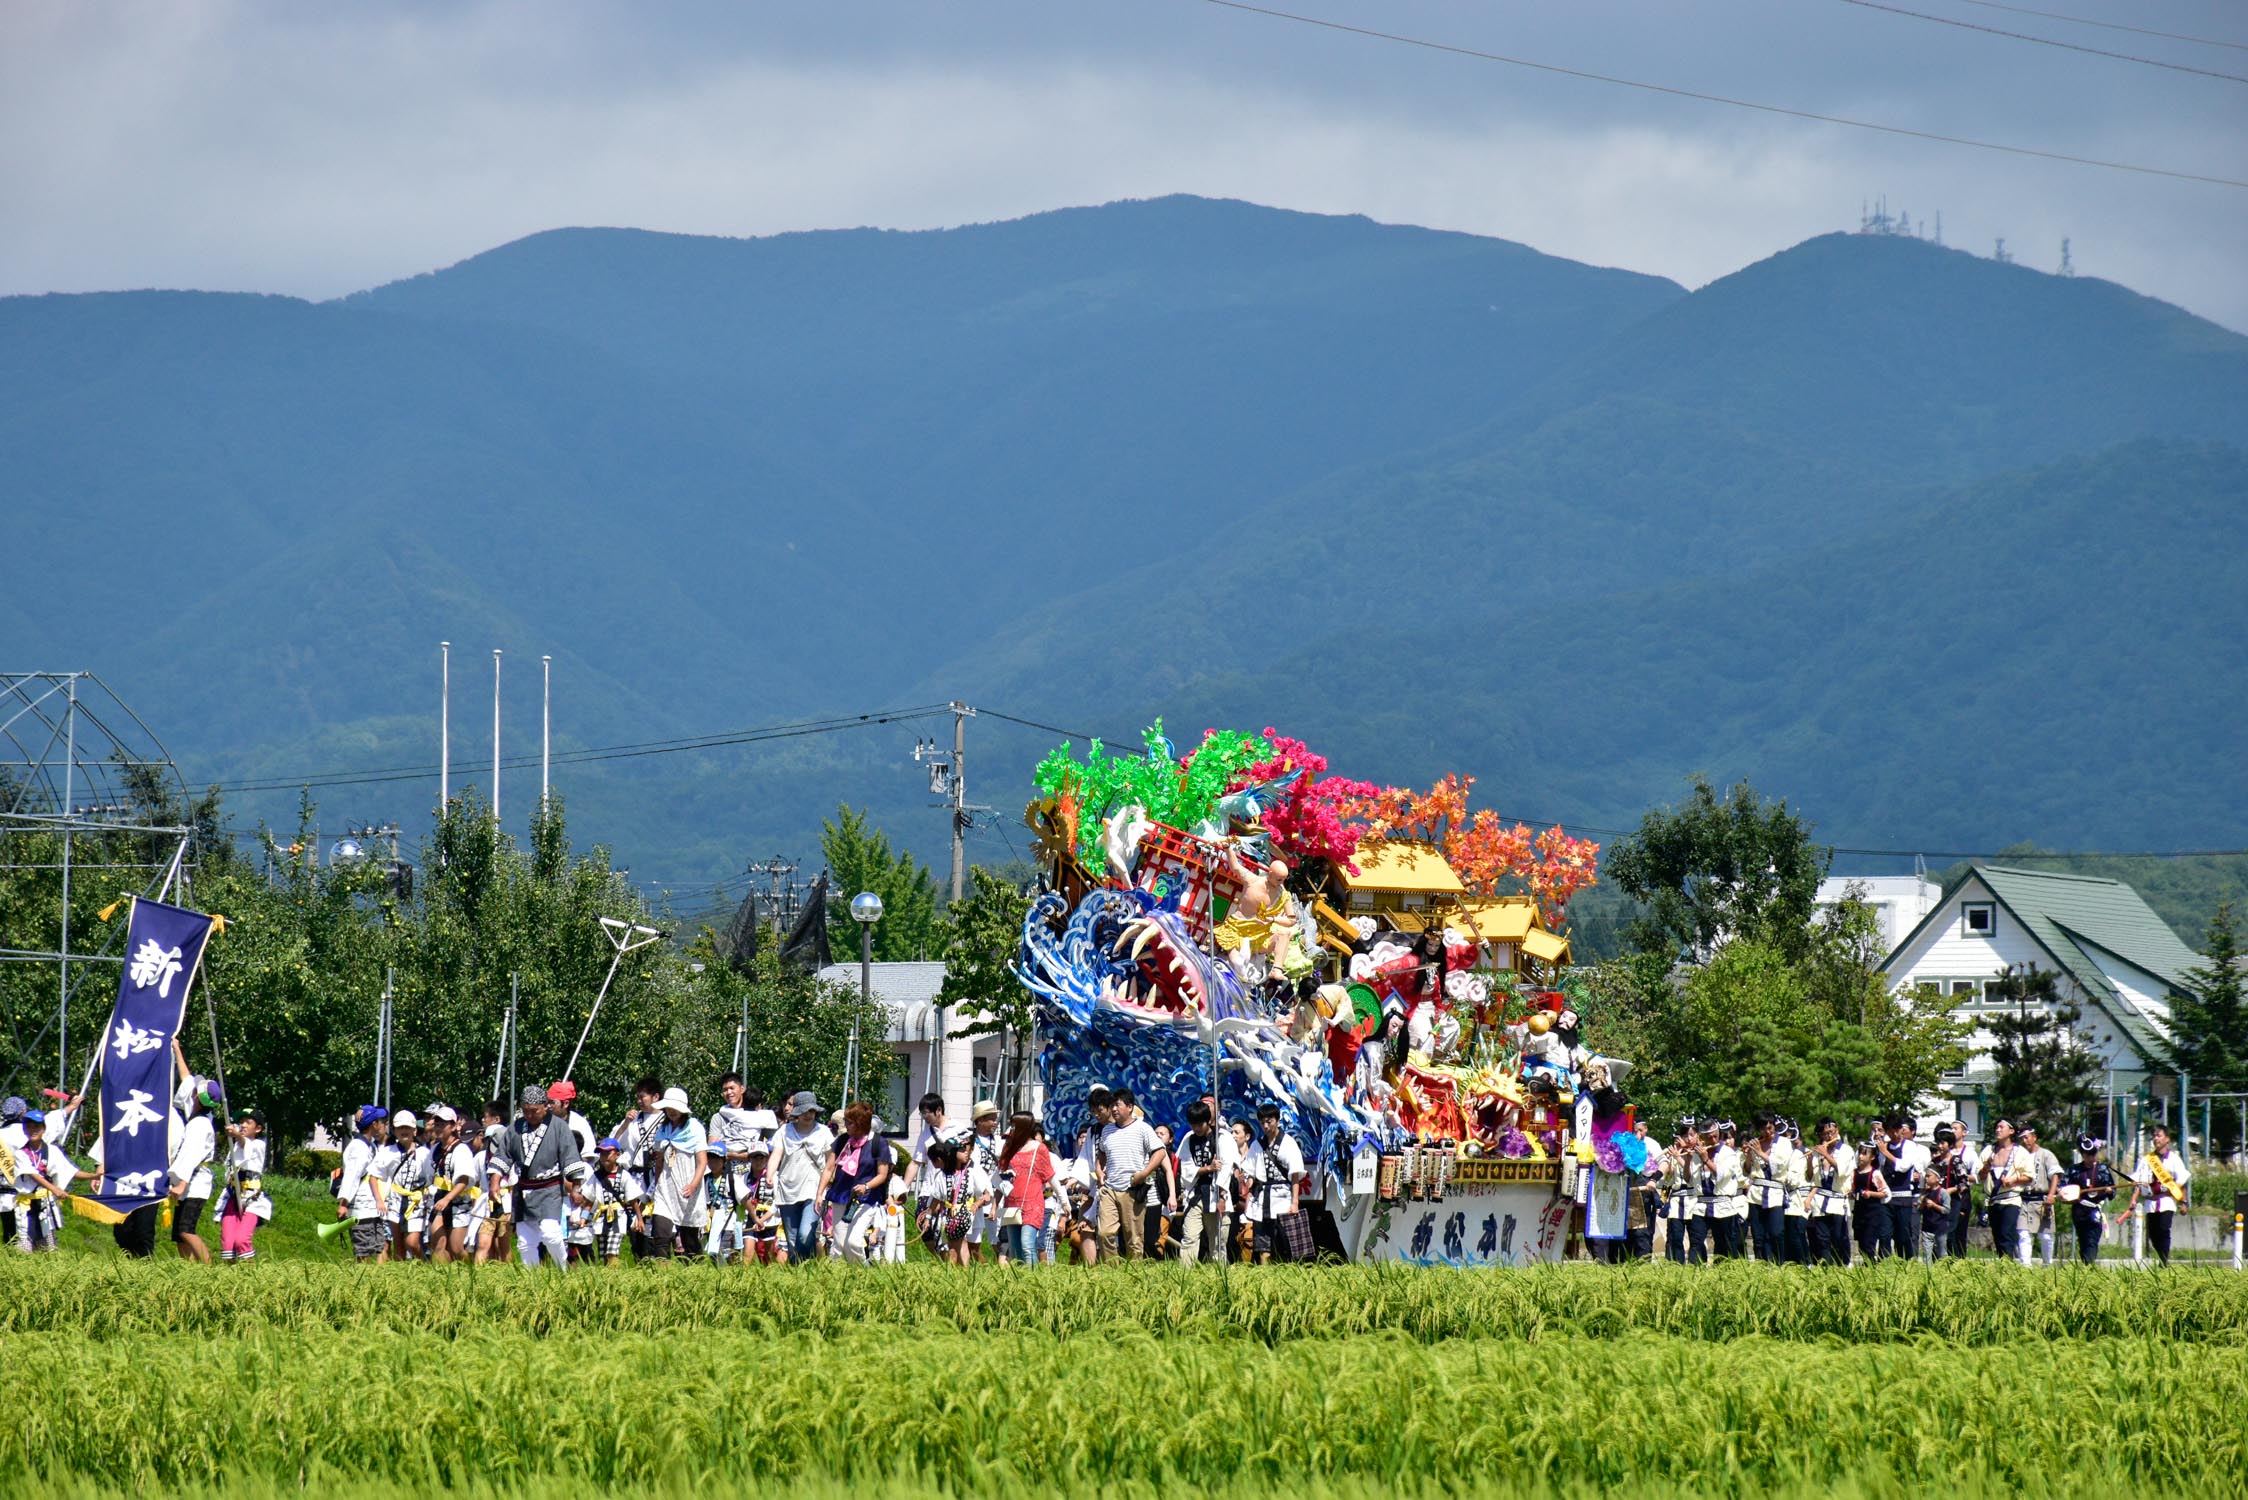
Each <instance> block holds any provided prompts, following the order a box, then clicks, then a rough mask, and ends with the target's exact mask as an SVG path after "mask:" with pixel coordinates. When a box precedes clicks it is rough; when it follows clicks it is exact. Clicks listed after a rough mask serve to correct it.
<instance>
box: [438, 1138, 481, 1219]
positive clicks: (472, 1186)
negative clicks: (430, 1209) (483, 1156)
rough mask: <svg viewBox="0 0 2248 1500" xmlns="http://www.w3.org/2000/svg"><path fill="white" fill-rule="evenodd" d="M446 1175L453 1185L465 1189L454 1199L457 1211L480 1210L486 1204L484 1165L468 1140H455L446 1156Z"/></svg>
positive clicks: (454, 1206)
mask: <svg viewBox="0 0 2248 1500" xmlns="http://www.w3.org/2000/svg"><path fill="white" fill-rule="evenodd" d="M445 1175H446V1176H447V1177H449V1178H451V1179H452V1182H453V1186H454V1187H457V1188H462V1189H464V1191H463V1192H462V1193H461V1194H460V1196H459V1197H457V1198H455V1199H454V1200H453V1208H454V1210H455V1211H456V1212H458V1213H462V1214H466V1213H469V1212H472V1211H475V1210H479V1209H481V1208H482V1207H483V1204H484V1165H483V1163H482V1162H480V1161H478V1160H477V1159H476V1153H475V1152H474V1151H473V1150H471V1149H470V1148H469V1144H468V1142H466V1141H455V1142H453V1149H452V1150H451V1151H450V1152H448V1153H447V1154H446V1157H445Z"/></svg>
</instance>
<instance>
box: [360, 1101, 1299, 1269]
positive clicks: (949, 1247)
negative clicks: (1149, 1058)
mask: <svg viewBox="0 0 2248 1500" xmlns="http://www.w3.org/2000/svg"><path fill="white" fill-rule="evenodd" d="M634 1093H635V1105H634V1108H633V1109H632V1110H630V1111H629V1112H628V1113H627V1114H626V1115H625V1117H624V1118H623V1119H622V1120H620V1121H618V1122H617V1123H616V1125H615V1126H614V1127H613V1128H612V1129H611V1130H610V1131H609V1132H608V1133H606V1134H600V1133H597V1132H596V1131H595V1129H594V1127H593V1125H592V1124H591V1122H590V1121H588V1120H587V1119H586V1118H585V1116H584V1115H583V1114H581V1113H579V1112H578V1110H577V1108H576V1099H577V1094H576V1089H575V1088H574V1086H573V1085H571V1084H570V1083H568V1082H558V1083H555V1084H552V1085H549V1086H547V1087H545V1088H543V1089H542V1088H540V1087H538V1086H537V1085H531V1086H527V1087H525V1088H524V1089H523V1090H522V1093H521V1095H520V1096H519V1098H518V1100H517V1108H516V1109H515V1110H514V1111H512V1112H511V1111H509V1110H508V1109H507V1107H506V1106H505V1105H504V1103H502V1102H501V1101H497V1100H495V1101H493V1102H492V1103H490V1104H488V1105H486V1106H485V1107H484V1109H483V1110H482V1111H481V1115H480V1118H477V1119H468V1118H464V1117H463V1116H462V1115H461V1114H460V1112H458V1111H456V1110H454V1109H452V1108H450V1107H449V1106H447V1105H444V1104H432V1105H430V1106H429V1107H428V1108H427V1109H425V1110H423V1111H422V1112H421V1113H420V1114H418V1115H417V1114H415V1113H414V1112H413V1111H410V1110H400V1111H398V1112H396V1113H395V1114H393V1113H391V1112H389V1111H386V1110H385V1109H383V1108H382V1107H381V1106H379V1105H372V1104H370V1105H365V1106H363V1107H361V1108H360V1109H359V1110H358V1112H357V1114H356V1117H355V1120H354V1126H355V1129H354V1133H353V1135H352V1137H351V1139H350V1140H349V1141H348V1142H347V1143H346V1145H345V1147H344V1150H343V1154H342V1164H341V1166H340V1167H339V1168H338V1169H337V1171H336V1173H335V1178H334V1188H335V1196H336V1218H337V1224H336V1229H337V1232H339V1233H340V1232H343V1230H344V1229H346V1228H348V1230H349V1232H350V1235H351V1248H352V1253H353V1254H354V1256H356V1257H357V1258H359V1259H361V1260H422V1259H427V1260H433V1261H448V1260H474V1261H486V1260H490V1259H492V1258H493V1257H494V1256H504V1255H505V1254H507V1253H508V1251H507V1242H508V1240H509V1239H510V1238H512V1240H513V1242H514V1249H515V1253H516V1254H517V1255H518V1256H520V1258H521V1259H522V1261H523V1263H524V1264H525V1265H534V1266H535V1265H540V1264H555V1265H566V1264H570V1263H573V1262H575V1263H580V1264H593V1263H599V1264H615V1263H617V1262H618V1261H619V1260H621V1259H622V1258H623V1257H624V1253H625V1251H626V1250H627V1249H628V1248H629V1249H630V1251H631V1254H632V1257H633V1259H635V1260H645V1259H663V1258H707V1259H709V1260H712V1261H752V1262H761V1263H770V1264H778V1265H785V1264H788V1263H789V1262H791V1261H799V1262H801V1261H805V1260H810V1259H813V1258H817V1257H825V1256H836V1257H840V1258H842V1259H845V1260H850V1261H854V1262H859V1263H866V1262H872V1261H884V1260H890V1261H896V1260H903V1259H905V1255H906V1246H907V1244H908V1242H909V1240H911V1239H913V1238H918V1239H920V1240H921V1241H922V1243H923V1244H925V1245H926V1246H927V1247H928V1249H929V1251H930V1253H931V1254H932V1255H934V1256H935V1257H937V1258H938V1259H940V1260H945V1261H950V1262H953V1263H955V1264H962V1265H965V1264H970V1263H973V1262H975V1261H977V1260H989V1261H996V1260H1009V1261H1014V1262H1018V1263H1022V1264H1031V1263H1037V1262H1050V1261H1054V1260H1056V1259H1058V1258H1066V1259H1068V1260H1071V1261H1074V1262H1076V1263H1078V1264H1084V1265H1091V1264H1094V1263H1096V1262H1098V1261H1099V1260H1101V1259H1102V1258H1103V1257H1107V1258H1111V1259H1113V1258H1117V1257H1123V1258H1127V1259H1139V1258H1147V1257H1170V1256H1175V1257H1177V1258H1178V1259H1181V1260H1184V1261H1186V1262H1188V1263H1190V1264H1191V1263H1192V1262H1194V1261H1196V1260H1198V1259H1220V1258H1224V1259H1233V1260H1243V1259H1248V1260H1270V1259H1274V1258H1298V1259H1301V1258H1306V1257H1308V1256H1310V1255H1312V1254H1315V1253H1317V1252H1318V1250H1319V1249H1320V1248H1322V1244H1323V1245H1324V1248H1325V1249H1326V1250H1327V1251H1328V1253H1331V1254H1334V1255H1337V1256H1340V1254H1341V1241H1340V1237H1339V1236H1338V1235H1336V1234H1335V1232H1334V1229H1333V1220H1332V1218H1331V1216H1328V1215H1326V1214H1325V1213H1324V1211H1323V1203H1324V1198H1325V1188H1324V1185H1322V1184H1318V1183H1315V1182H1313V1181H1311V1180H1310V1178H1309V1177H1307V1174H1306V1171H1305V1164H1304V1158H1303V1153H1302V1151H1301V1150H1300V1148H1299V1147H1298V1146H1297V1145H1296V1143H1295V1142H1294V1141H1293V1140H1292V1139H1290V1138H1289V1137H1288V1135H1287V1134H1286V1132H1285V1131H1284V1130H1282V1128H1281V1123H1280V1113H1279V1111H1278V1109H1276V1108H1273V1107H1270V1106H1267V1107H1266V1108H1265V1109H1263V1110H1262V1111H1260V1112H1259V1115H1258V1117H1257V1118H1256V1119H1254V1120H1239V1121H1234V1122H1231V1123H1230V1124H1228V1125H1224V1126H1222V1127H1221V1125H1220V1124H1219V1122H1218V1118H1217V1115H1216V1113H1215V1111H1214V1110H1213V1109H1212V1108H1211V1106H1210V1103H1209V1101H1207V1100H1204V1101H1200V1102H1198V1103H1197V1104H1196V1105H1195V1106H1194V1107H1193V1108H1192V1109H1191V1110H1190V1111H1189V1125H1188V1129H1187V1131H1186V1132H1185V1134H1184V1137H1183V1138H1181V1139H1174V1138H1173V1135H1172V1132H1171V1129H1170V1127H1169V1126H1167V1125H1160V1126H1159V1125H1155V1124H1153V1123H1151V1122H1150V1121H1149V1120H1148V1119H1147V1118H1146V1117H1145V1115H1144V1114H1143V1113H1142V1112H1141V1110H1140V1108H1139V1106H1138V1103H1137V1101H1136V1100H1135V1099H1134V1098H1133V1096H1132V1095H1131V1093H1130V1092H1129V1091H1128V1090H1117V1091H1114V1092H1110V1091H1107V1090H1101V1091H1097V1092H1096V1093H1095V1094H1094V1095H1093V1096H1092V1097H1091V1098H1090V1099H1089V1100H1088V1101H1087V1103H1088V1110H1089V1113H1090V1115H1091V1117H1092V1119H1093V1121H1094V1122H1095V1123H1094V1124H1093V1125H1091V1126H1088V1127H1087V1129H1086V1130H1085V1131H1083V1132H1081V1133H1080V1135H1079V1137H1078V1139H1076V1140H1075V1141H1072V1142H1070V1143H1068V1147H1067V1149H1066V1151H1064V1150H1056V1149H1055V1148H1054V1147H1053V1146H1052V1145H1050V1144H1049V1143H1048V1142H1047V1141H1046V1139H1045V1132H1044V1130H1043V1128H1042V1127H1041V1125H1040V1123H1039V1121H1038V1119H1037V1117H1036V1116H1034V1115H1031V1114H1028V1113H1024V1112H1017V1113H1015V1114H1013V1115H1012V1116H1011V1117H1009V1118H1005V1119H1004V1120H1003V1118H1002V1116H1003V1112H1002V1111H1001V1110H1000V1108H999V1107H998V1106H997V1105H996V1104H994V1103H992V1102H991V1101H988V1100H986V1101H984V1102H982V1103H979V1104H977V1105H976V1106H975V1108H974V1109H973V1111H972V1112H971V1114H970V1117H969V1119H968V1121H967V1122H965V1123H960V1122H955V1121H951V1120H948V1119H947V1117H946V1113H945V1104H944V1100H943V1097H942V1096H941V1095H938V1094H934V1093H932V1094H929V1095H927V1096H925V1097H924V1098H923V1099H922V1100H921V1102H920V1105H919V1107H918V1109H917V1111H916V1114H917V1116H918V1118H917V1119H916V1120H915V1122H914V1124H913V1127H912V1129H911V1131H910V1132H908V1133H906V1134H905V1135H904V1136H903V1137H901V1138H900V1139H896V1140H893V1139H892V1138H891V1137H890V1136H889V1135H887V1134H885V1133H884V1132H883V1128H882V1126H883V1122H881V1121H880V1120H878V1119H877V1118H876V1117H875V1114H874V1111H873V1109H872V1107H871V1106H870V1105H868V1104H867V1103H866V1102H865V1101H863V1100H861V1101H856V1102H854V1103H852V1104H849V1105H847V1106H845V1107H844V1108H842V1109H839V1110H835V1111H833V1112H832V1113H829V1114H826V1115H825V1116H824V1117H823V1114H822V1110H821V1107H820V1101H819V1099H818V1097H817V1095H815V1094H814V1093H812V1092H810V1091H808V1090H803V1091H798V1092H796V1093H793V1094H790V1095H789V1096H788V1097H787V1099H786V1100H785V1102H784V1103H783V1104H782V1106H781V1108H779V1109H778V1110H776V1109H774V1108H772V1107H770V1106H769V1105H768V1104H767V1102H766V1100H765V1098H764V1097H763V1095H761V1094H760V1093H759V1092H758V1091H757V1090H755V1089H752V1088H749V1087H747V1086H746V1085H744V1083H743V1082H742V1080H741V1078H740V1077H739V1076H738V1075H736V1074H733V1073H728V1074H727V1075H726V1076H725V1077H724V1078H723V1079H721V1080H720V1082H719V1094H720V1097H721V1099H722V1101H723V1102H722V1103H721V1104H720V1105H719V1106H718V1108H717V1109H716V1110H714V1111H713V1112H712V1113H711V1114H710V1115H709V1116H708V1117H707V1118H702V1117H699V1116H698V1115H697V1114H696V1112H695V1110H694V1108H693V1106H692V1104H691V1103H690V1101H689V1099H688V1096H687V1093H686V1091H685V1090H684V1089H682V1088H679V1087H677V1086H672V1087H668V1088H667V1087H665V1086H664V1085H663V1084H662V1083H661V1082H660V1081H659V1080H657V1079H653V1078H646V1079H642V1080H641V1081H640V1082H639V1084H638V1085H637V1086H636V1087H635V1090H634ZM1306 1207H1310V1208H1317V1209H1319V1210H1320V1212H1319V1213H1318V1214H1317V1217H1316V1222H1318V1223H1319V1225H1320V1229H1321V1232H1320V1233H1318V1234H1317V1235H1316V1236H1315V1237H1314V1238H1313V1239H1312V1240H1311V1241H1309V1242H1307V1243H1302V1244H1295V1245H1290V1244H1288V1243H1286V1240H1285V1235H1284V1234H1283V1232H1282V1226H1283V1225H1285V1224H1290V1223H1293V1222H1295V1221H1296V1220H1297V1219H1298V1218H1299V1217H1300V1216H1298V1215H1297V1212H1296V1211H1297V1210H1298V1209H1299V1208H1306ZM1299 1238H1300V1236H1299Z"/></svg>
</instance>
